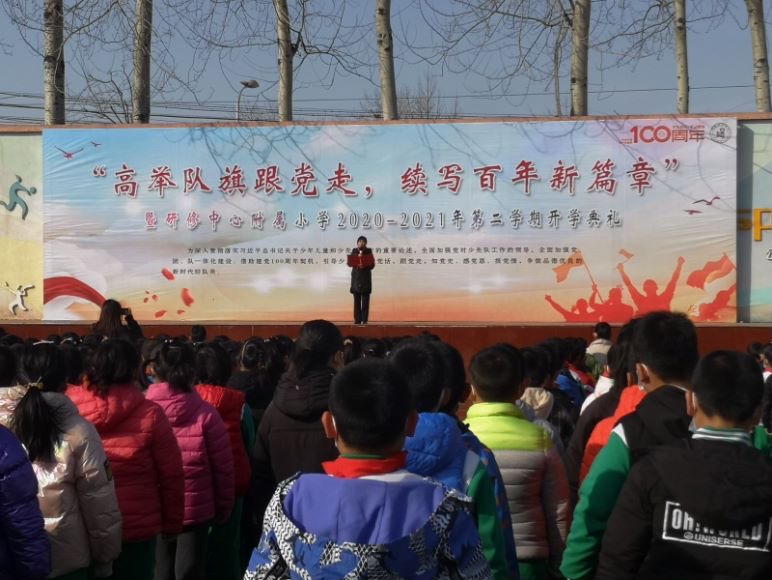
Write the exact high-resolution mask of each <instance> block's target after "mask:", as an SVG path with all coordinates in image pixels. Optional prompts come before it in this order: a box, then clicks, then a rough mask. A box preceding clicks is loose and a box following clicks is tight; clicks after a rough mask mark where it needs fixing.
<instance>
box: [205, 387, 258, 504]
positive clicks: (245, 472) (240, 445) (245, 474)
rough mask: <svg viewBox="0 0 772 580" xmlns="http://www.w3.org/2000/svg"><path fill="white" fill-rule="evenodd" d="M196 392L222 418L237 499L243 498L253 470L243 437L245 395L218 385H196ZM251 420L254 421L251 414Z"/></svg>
mask: <svg viewBox="0 0 772 580" xmlns="http://www.w3.org/2000/svg"><path fill="white" fill-rule="evenodd" d="M196 391H198V394H199V395H201V398H202V399H204V401H206V402H207V403H209V404H210V405H212V406H213V407H214V408H215V409H217V412H218V413H219V414H220V417H222V420H223V422H224V423H225V428H226V429H227V430H228V438H229V439H230V442H231V450H232V451H233V464H234V469H235V478H236V479H235V485H236V497H242V496H243V495H245V494H246V493H247V491H248V490H249V482H250V479H251V477H252V468H251V467H250V465H249V456H248V455H247V449H246V447H244V438H243V437H242V435H241V419H242V417H243V416H244V410H245V408H246V407H245V405H246V402H245V401H246V399H245V396H244V393H242V392H240V391H236V390H234V389H229V388H227V387H220V386H217V385H196ZM249 420H250V421H251V420H252V417H251V414H250V416H249Z"/></svg>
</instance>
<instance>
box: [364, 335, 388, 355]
mask: <svg viewBox="0 0 772 580" xmlns="http://www.w3.org/2000/svg"><path fill="white" fill-rule="evenodd" d="M362 356H363V357H371V358H372V357H375V358H384V357H385V356H386V344H384V342H383V341H382V340H381V339H380V338H368V339H367V340H363V341H362Z"/></svg>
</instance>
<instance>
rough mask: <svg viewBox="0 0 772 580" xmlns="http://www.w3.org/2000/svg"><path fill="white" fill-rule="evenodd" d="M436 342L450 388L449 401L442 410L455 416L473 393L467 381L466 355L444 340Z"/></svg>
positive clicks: (446, 382)
mask: <svg viewBox="0 0 772 580" xmlns="http://www.w3.org/2000/svg"><path fill="white" fill-rule="evenodd" d="M434 344H435V346H436V347H437V351H438V352H439V353H440V357H441V358H442V364H443V375H444V377H445V379H444V381H445V388H446V389H447V390H448V401H447V402H446V403H445V405H443V407H442V408H441V409H440V411H442V412H443V413H447V414H448V415H450V416H455V414H456V411H458V407H459V405H460V404H461V403H463V402H464V401H466V399H467V398H468V397H469V395H470V393H471V387H470V385H469V383H468V382H467V381H466V369H465V368H464V357H462V356H461V353H460V352H458V349H457V348H456V347H455V346H453V345H452V344H449V343H447V342H445V341H442V340H437V341H435V342H434Z"/></svg>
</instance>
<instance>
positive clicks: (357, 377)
mask: <svg viewBox="0 0 772 580" xmlns="http://www.w3.org/2000/svg"><path fill="white" fill-rule="evenodd" d="M329 403H330V410H329V411H325V413H324V415H323V416H322V424H323V425H324V429H325V433H326V434H327V436H328V437H329V438H330V439H336V441H337V444H338V447H339V449H340V450H341V452H349V453H352V452H359V453H368V454H376V455H391V454H393V453H396V452H398V451H400V450H401V449H402V446H403V442H404V439H405V436H408V435H412V434H413V431H414V430H415V424H416V422H417V415H416V413H415V409H414V406H413V398H412V396H411V393H410V388H409V387H408V384H407V381H406V379H405V376H404V375H403V374H402V373H400V372H399V371H398V370H397V369H396V368H395V367H394V365H393V364H391V363H390V362H388V361H386V360H383V359H377V358H368V359H360V360H357V361H354V362H353V363H351V364H349V365H347V366H346V367H344V368H343V369H342V370H341V371H340V372H339V373H338V374H337V375H336V376H335V378H334V379H333V380H332V384H331V386H330V399H329Z"/></svg>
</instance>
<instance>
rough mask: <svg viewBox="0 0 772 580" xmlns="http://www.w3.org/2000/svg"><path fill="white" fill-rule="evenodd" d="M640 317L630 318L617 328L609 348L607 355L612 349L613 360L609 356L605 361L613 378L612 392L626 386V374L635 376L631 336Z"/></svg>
mask: <svg viewBox="0 0 772 580" xmlns="http://www.w3.org/2000/svg"><path fill="white" fill-rule="evenodd" d="M639 320H640V318H632V319H631V320H629V321H628V322H627V323H626V324H625V325H624V326H622V328H620V329H619V334H618V335H617V340H616V342H615V343H614V344H613V345H612V346H611V349H609V355H607V356H611V350H612V349H613V350H614V354H613V357H614V362H613V363H612V362H611V358H609V359H608V360H607V361H606V363H607V364H608V366H609V370H610V371H611V378H612V379H614V386H613V387H612V389H613V390H614V392H620V393H621V392H622V389H624V388H625V387H628V386H629V385H628V378H627V376H628V374H629V375H630V376H632V377H635V376H636V374H635V362H636V360H635V350H634V349H633V336H634V335H635V327H636V326H637V325H638V321H639Z"/></svg>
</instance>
